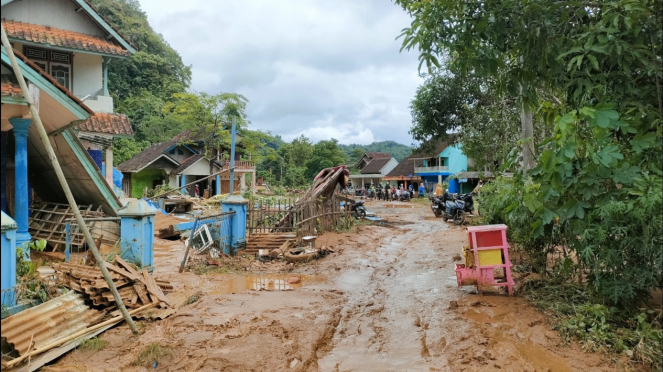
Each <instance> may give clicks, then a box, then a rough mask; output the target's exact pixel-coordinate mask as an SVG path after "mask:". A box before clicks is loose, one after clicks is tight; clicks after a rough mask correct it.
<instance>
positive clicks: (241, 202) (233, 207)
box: [221, 195, 249, 254]
mask: <svg viewBox="0 0 663 372" xmlns="http://www.w3.org/2000/svg"><path fill="white" fill-rule="evenodd" d="M248 203H249V201H248V200H246V199H244V198H243V197H241V196H239V195H230V196H229V197H227V198H225V199H223V201H221V211H222V212H231V211H234V212H235V215H234V216H233V218H232V221H231V224H230V239H227V240H226V241H225V243H226V244H225V247H224V249H223V253H225V254H235V253H237V250H238V249H240V248H243V247H245V246H246V211H247V208H246V206H247V204H248Z"/></svg>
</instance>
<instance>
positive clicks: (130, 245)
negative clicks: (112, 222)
mask: <svg viewBox="0 0 663 372" xmlns="http://www.w3.org/2000/svg"><path fill="white" fill-rule="evenodd" d="M156 213H157V209H156V208H154V207H153V206H151V205H149V204H148V203H147V202H146V201H145V200H137V199H132V200H130V201H129V202H128V203H127V204H126V205H125V206H124V207H122V209H120V210H119V211H118V213H117V215H118V216H119V217H120V218H121V219H122V221H121V226H120V242H121V253H120V255H121V256H122V258H123V259H125V260H126V261H129V262H132V263H135V264H136V265H139V266H140V267H145V268H148V270H151V269H152V266H153V265H154V253H153V252H152V244H153V243H154V215H155V214H156Z"/></svg>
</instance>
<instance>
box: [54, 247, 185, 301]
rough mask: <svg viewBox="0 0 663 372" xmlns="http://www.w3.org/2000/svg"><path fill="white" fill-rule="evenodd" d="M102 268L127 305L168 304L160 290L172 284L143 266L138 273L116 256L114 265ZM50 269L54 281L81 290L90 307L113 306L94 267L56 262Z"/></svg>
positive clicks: (170, 286)
mask: <svg viewBox="0 0 663 372" xmlns="http://www.w3.org/2000/svg"><path fill="white" fill-rule="evenodd" d="M106 267H107V268H108V270H109V272H110V274H111V278H112V279H113V283H115V286H116V287H117V290H118V292H119V294H120V297H121V298H122V302H124V305H125V306H126V307H127V308H131V309H137V308H139V307H142V306H144V305H148V304H150V303H155V304H156V305H157V306H159V307H161V308H166V307H168V306H169V305H172V304H170V303H169V302H170V301H169V300H168V298H167V297H166V295H165V294H164V292H163V291H164V290H166V291H170V290H172V289H173V287H172V285H170V283H168V282H165V281H158V280H155V279H154V278H153V277H152V275H150V274H149V273H148V272H147V269H143V270H142V271H140V272H139V271H137V270H136V269H134V268H133V266H131V265H130V264H129V263H127V262H126V261H124V260H123V259H122V258H120V257H116V258H115V264H112V263H106ZM53 268H54V269H55V272H56V275H57V282H58V284H61V285H63V286H65V287H67V288H70V289H72V290H74V291H76V292H80V293H84V294H85V295H86V296H87V297H89V299H90V300H91V301H92V303H93V304H94V306H96V307H102V308H111V307H114V306H116V304H115V300H114V299H113V295H112V293H111V291H110V289H109V288H108V283H106V281H105V280H104V278H103V276H102V274H101V270H100V269H99V268H98V267H96V266H83V265H75V264H70V263H56V264H53Z"/></svg>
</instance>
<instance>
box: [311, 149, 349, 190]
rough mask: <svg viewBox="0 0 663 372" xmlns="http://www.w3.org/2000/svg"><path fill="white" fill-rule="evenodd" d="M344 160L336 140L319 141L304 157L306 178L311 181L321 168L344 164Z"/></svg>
mask: <svg viewBox="0 0 663 372" xmlns="http://www.w3.org/2000/svg"><path fill="white" fill-rule="evenodd" d="M345 160H346V159H345V154H344V153H343V152H342V151H341V149H339V148H338V141H337V140H335V139H332V140H329V141H320V142H318V143H316V144H315V145H314V146H313V151H312V153H311V155H310V156H309V157H308V158H307V159H306V163H305V165H306V172H305V175H306V179H307V180H308V182H312V181H313V178H315V176H317V175H318V173H320V171H321V170H323V169H325V168H331V167H335V166H338V165H342V164H345Z"/></svg>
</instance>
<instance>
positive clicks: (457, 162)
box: [440, 145, 467, 174]
mask: <svg viewBox="0 0 663 372" xmlns="http://www.w3.org/2000/svg"><path fill="white" fill-rule="evenodd" d="M440 157H443V158H447V159H448V160H449V162H448V164H446V163H445V165H446V166H448V167H449V173H451V174H456V173H458V172H463V171H466V170H467V156H465V154H463V150H462V149H461V145H454V146H449V147H447V148H446V149H444V151H442V153H441V154H440Z"/></svg>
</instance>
